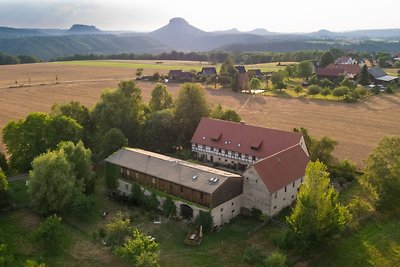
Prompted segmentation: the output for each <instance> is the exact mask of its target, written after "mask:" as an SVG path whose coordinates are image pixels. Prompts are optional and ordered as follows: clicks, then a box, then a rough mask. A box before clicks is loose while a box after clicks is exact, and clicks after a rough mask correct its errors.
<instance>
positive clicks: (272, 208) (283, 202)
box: [242, 144, 310, 216]
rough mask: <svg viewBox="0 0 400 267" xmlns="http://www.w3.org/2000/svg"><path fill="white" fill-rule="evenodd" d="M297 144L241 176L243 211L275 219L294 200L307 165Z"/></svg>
mask: <svg viewBox="0 0 400 267" xmlns="http://www.w3.org/2000/svg"><path fill="white" fill-rule="evenodd" d="M309 161H310V160H309V158H308V155H307V154H306V151H304V149H303V148H302V147H301V145H300V144H297V145H294V146H292V147H289V148H287V149H285V150H283V151H280V152H278V153H276V154H273V155H271V156H269V157H266V158H264V159H262V160H260V161H257V162H256V163H254V164H253V165H252V166H250V167H249V168H248V169H247V170H246V171H245V172H244V174H243V197H242V209H246V210H247V211H249V210H251V209H252V208H256V209H259V210H261V212H262V213H264V214H267V215H269V216H274V215H275V214H277V213H278V212H279V211H281V210H282V209H283V208H285V207H287V206H290V205H291V204H292V202H293V201H294V200H295V199H296V196H297V192H298V188H299V186H300V185H301V184H302V183H303V179H304V174H305V169H306V167H307V164H308V162H309Z"/></svg>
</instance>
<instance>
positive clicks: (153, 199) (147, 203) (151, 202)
mask: <svg viewBox="0 0 400 267" xmlns="http://www.w3.org/2000/svg"><path fill="white" fill-rule="evenodd" d="M159 205H160V202H159V201H158V199H157V196H156V194H155V193H154V192H152V193H151V195H150V196H145V197H144V207H145V208H146V210H148V211H155V210H157V208H158V206H159Z"/></svg>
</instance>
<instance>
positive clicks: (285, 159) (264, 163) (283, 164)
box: [253, 145, 310, 193]
mask: <svg viewBox="0 0 400 267" xmlns="http://www.w3.org/2000/svg"><path fill="white" fill-rule="evenodd" d="M309 161H310V159H309V158H308V156H307V154H306V153H305V152H304V150H303V148H302V147H301V146H300V145H295V146H292V147H290V148H288V149H286V150H284V151H281V152H279V153H277V154H274V155H272V156H270V157H268V158H265V159H262V160H260V161H258V162H256V163H254V164H253V166H254V169H255V170H256V172H257V173H258V175H259V176H260V178H261V179H262V180H263V182H264V183H265V185H266V186H267V189H268V191H269V192H270V193H275V192H276V191H278V190H280V189H282V188H283V187H285V186H288V185H289V186H290V184H291V183H293V182H294V181H296V180H297V179H299V178H301V177H303V176H304V174H305V170H306V167H307V164H308V162H309Z"/></svg>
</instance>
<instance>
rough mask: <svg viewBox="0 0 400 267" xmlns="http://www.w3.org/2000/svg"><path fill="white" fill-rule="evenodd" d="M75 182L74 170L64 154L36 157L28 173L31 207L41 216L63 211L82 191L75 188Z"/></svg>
mask: <svg viewBox="0 0 400 267" xmlns="http://www.w3.org/2000/svg"><path fill="white" fill-rule="evenodd" d="M75 181H76V178H75V174H74V168H73V166H72V165H71V163H70V162H69V161H68V160H67V157H66V156H65V154H64V152H60V151H53V152H48V153H46V154H42V155H40V156H38V157H36V158H35V159H34V160H33V162H32V170H31V171H30V173H29V187H28V193H29V195H30V197H31V200H32V202H31V203H32V206H33V207H34V209H36V210H37V211H38V212H39V213H41V214H49V213H52V212H62V211H64V210H65V209H66V208H67V207H68V206H69V205H70V204H71V203H72V200H73V197H74V196H75V195H76V194H77V193H80V192H82V191H83V188H78V187H76V183H75Z"/></svg>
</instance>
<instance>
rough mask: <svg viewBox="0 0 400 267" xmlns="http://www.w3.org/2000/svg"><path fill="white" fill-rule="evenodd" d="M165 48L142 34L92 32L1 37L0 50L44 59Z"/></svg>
mask: <svg viewBox="0 0 400 267" xmlns="http://www.w3.org/2000/svg"><path fill="white" fill-rule="evenodd" d="M166 50H170V49H169V48H168V47H167V46H165V45H164V44H161V43H160V42H158V41H155V40H153V39H151V38H148V37H145V36H117V35H111V34H109V35H106V34H101V35H94V34H91V35H63V36H29V37H19V38H12V39H7V38H3V39H0V52H3V53H6V54H10V55H19V54H24V55H34V56H36V57H38V58H40V59H43V60H49V59H52V58H56V57H65V56H70V55H74V54H90V53H92V54H118V53H122V52H137V53H158V52H163V51H166Z"/></svg>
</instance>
